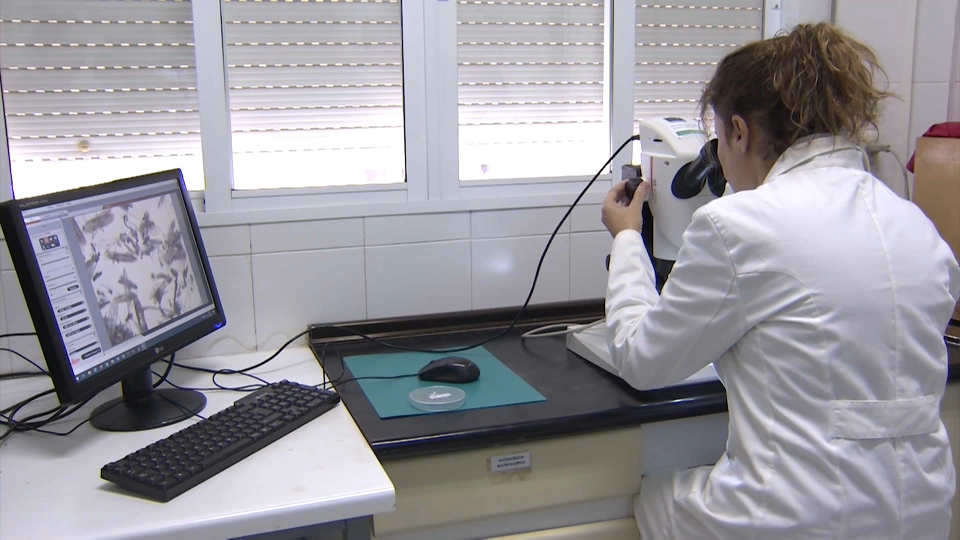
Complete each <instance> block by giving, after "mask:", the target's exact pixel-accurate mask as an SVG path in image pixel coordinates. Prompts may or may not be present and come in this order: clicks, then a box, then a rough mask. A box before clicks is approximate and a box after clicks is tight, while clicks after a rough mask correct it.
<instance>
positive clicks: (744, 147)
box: [728, 114, 750, 154]
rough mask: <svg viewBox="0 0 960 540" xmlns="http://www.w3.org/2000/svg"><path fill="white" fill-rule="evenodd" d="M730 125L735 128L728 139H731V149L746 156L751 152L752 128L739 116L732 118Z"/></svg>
mask: <svg viewBox="0 0 960 540" xmlns="http://www.w3.org/2000/svg"><path fill="white" fill-rule="evenodd" d="M730 124H731V127H732V128H733V129H732V130H731V131H730V134H729V135H728V137H729V138H730V147H731V148H733V149H734V150H737V151H738V152H740V153H741V154H746V153H747V151H749V150H750V128H749V127H748V126H747V121H746V120H744V118H743V117H742V116H740V115H739V114H735V115H733V117H731V118H730Z"/></svg>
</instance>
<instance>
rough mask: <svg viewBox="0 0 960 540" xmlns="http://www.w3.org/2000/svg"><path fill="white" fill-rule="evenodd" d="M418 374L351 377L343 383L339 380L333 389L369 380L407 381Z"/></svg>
mask: <svg viewBox="0 0 960 540" xmlns="http://www.w3.org/2000/svg"><path fill="white" fill-rule="evenodd" d="M416 376H417V374H416V373H408V374H406V375H381V376H372V375H371V376H368V377H350V378H348V379H343V380H342V381H340V380H338V381H336V382H334V383H333V386H332V388H336V387H338V386H340V385H342V384H344V383H348V382H353V381H365V380H368V379H406V378H408V377H416Z"/></svg>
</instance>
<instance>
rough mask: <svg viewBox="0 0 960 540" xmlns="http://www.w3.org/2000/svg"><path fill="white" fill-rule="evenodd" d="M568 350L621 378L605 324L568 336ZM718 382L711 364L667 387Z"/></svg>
mask: <svg viewBox="0 0 960 540" xmlns="http://www.w3.org/2000/svg"><path fill="white" fill-rule="evenodd" d="M567 349H570V351H572V352H573V353H575V354H576V355H577V356H579V357H581V358H583V359H584V360H586V361H588V362H590V363H591V364H594V365H596V366H598V367H600V368H602V369H604V370H605V371H607V372H609V373H611V374H613V375H614V376H615V377H619V376H620V373H619V371H618V370H617V367H616V366H615V365H614V364H613V360H612V358H611V357H610V349H608V348H607V326H606V325H605V324H599V325H597V326H594V327H591V328H587V329H586V330H581V331H579V332H573V333H570V334H567ZM716 380H719V378H718V377H717V371H716V370H715V369H714V368H713V364H712V363H710V364H707V366H706V367H704V368H703V369H701V370H700V371H698V372H696V373H694V374H693V375H691V376H689V377H687V378H686V379H684V380H682V381H680V382H678V383H676V384H671V385H668V386H667V387H673V386H686V385H688V384H697V383H703V382H709V381H716Z"/></svg>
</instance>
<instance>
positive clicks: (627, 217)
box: [601, 182, 650, 238]
mask: <svg viewBox="0 0 960 540" xmlns="http://www.w3.org/2000/svg"><path fill="white" fill-rule="evenodd" d="M648 191H650V184H649V183H647V182H641V183H640V185H639V186H637V191H636V192H635V193H634V194H633V200H632V201H630V205H629V206H627V204H626V202H627V183H626V182H620V183H619V184H617V185H615V186H613V189H611V190H610V192H609V193H607V198H606V199H604V200H603V212H602V215H601V220H602V221H603V225H604V226H605V227H606V228H607V230H608V231H610V234H611V235H612V236H613V237H614V238H616V236H617V234H619V233H620V232H621V231H625V230H628V229H633V230H635V231H640V228H641V227H642V226H643V200H644V199H645V198H646V196H647V192H648Z"/></svg>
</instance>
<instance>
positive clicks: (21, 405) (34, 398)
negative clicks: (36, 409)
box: [0, 388, 54, 416]
mask: <svg viewBox="0 0 960 540" xmlns="http://www.w3.org/2000/svg"><path fill="white" fill-rule="evenodd" d="M53 392H54V389H53V388H51V389H49V390H44V391H43V392H40V393H39V394H35V395H32V396H30V397H28V398H27V399H25V400H23V401H21V402H20V403H15V404H13V405H11V406H9V407H7V408H6V409H4V410H2V411H0V416H4V415H6V414H7V413H9V412H10V411H12V410H14V409H16V410H19V409H20V408H21V407H23V406H24V405H26V404H27V403H30V402H32V401H34V400H37V399H40V398H42V397H43V396H47V395H50V394H52V393H53Z"/></svg>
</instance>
